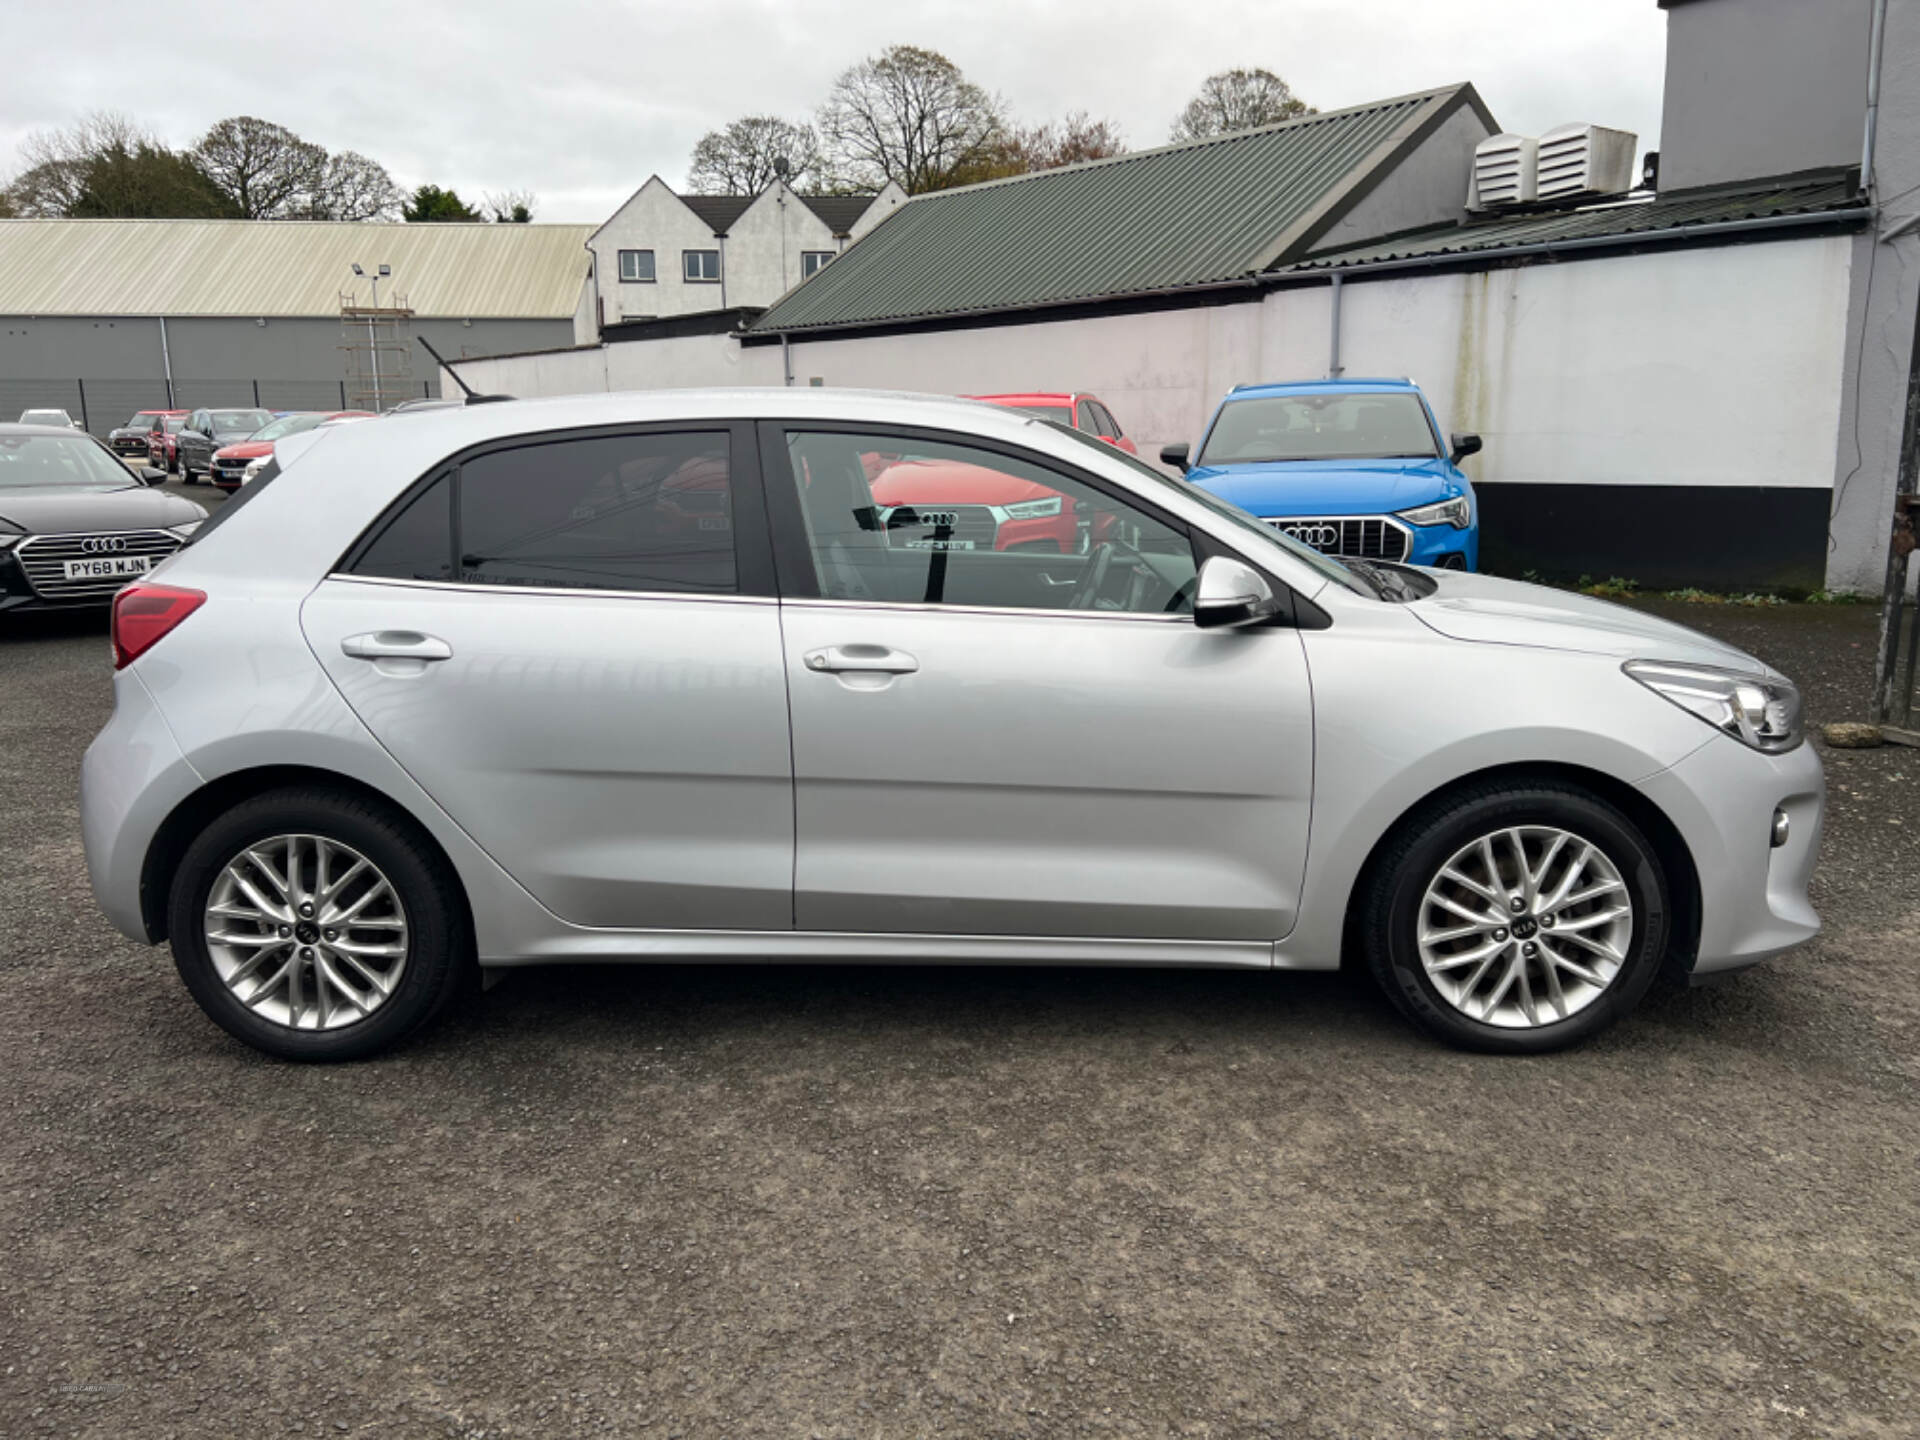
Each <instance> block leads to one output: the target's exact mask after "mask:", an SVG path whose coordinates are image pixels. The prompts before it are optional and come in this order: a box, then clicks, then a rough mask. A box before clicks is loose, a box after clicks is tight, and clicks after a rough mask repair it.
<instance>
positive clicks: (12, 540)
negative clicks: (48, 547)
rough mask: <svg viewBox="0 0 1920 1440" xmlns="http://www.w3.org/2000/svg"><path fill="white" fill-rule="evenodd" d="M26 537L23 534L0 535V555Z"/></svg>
mask: <svg viewBox="0 0 1920 1440" xmlns="http://www.w3.org/2000/svg"><path fill="white" fill-rule="evenodd" d="M26 538H27V537H26V536H24V535H0V555H4V554H6V553H7V552H8V551H9V550H11V549H13V547H14V546H16V545H18V544H19V543H20V542H21V541H22V540H24V539H26Z"/></svg>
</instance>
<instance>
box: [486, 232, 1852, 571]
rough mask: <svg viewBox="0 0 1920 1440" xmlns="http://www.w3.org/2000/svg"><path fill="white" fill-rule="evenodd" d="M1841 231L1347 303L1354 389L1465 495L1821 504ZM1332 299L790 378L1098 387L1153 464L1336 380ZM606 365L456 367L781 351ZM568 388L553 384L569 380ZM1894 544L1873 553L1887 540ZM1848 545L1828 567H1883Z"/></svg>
mask: <svg viewBox="0 0 1920 1440" xmlns="http://www.w3.org/2000/svg"><path fill="white" fill-rule="evenodd" d="M1851 255H1852V241H1851V239H1850V237H1847V236H1823V237H1816V238H1809V239H1799V240H1778V241H1769V242H1765V243H1752V244H1744V245H1730V246H1724V247H1721V248H1717V249H1697V250H1668V251H1656V252H1652V253H1649V254H1643V255H1633V256H1616V257H1610V258H1605V259H1594V260H1581V261H1574V262H1565V263H1561V264H1551V265H1533V266H1526V267H1522V268H1518V269H1509V270H1499V271H1488V272H1480V273H1474V274H1463V275H1416V276H1407V277H1400V278H1392V277H1383V278H1380V279H1377V280H1372V281H1362V280H1355V281H1350V282H1349V283H1347V285H1346V286H1345V291H1344V299H1343V302H1342V304H1343V321H1342V332H1343V333H1342V337H1341V341H1342V344H1341V349H1342V362H1343V367H1344V370H1345V373H1346V374H1347V375H1349V376H1356V377H1358V376H1368V375H1410V376H1411V377H1412V378H1413V379H1415V380H1416V381H1418V382H1419V383H1420V385H1421V387H1422V388H1423V389H1424V390H1425V391H1426V393H1427V395H1428V397H1429V399H1430V400H1431V401H1432V402H1433V406H1434V409H1435V411H1436V412H1437V413H1438V414H1439V416H1440V420H1441V424H1442V426H1443V427H1444V428H1446V429H1449V430H1473V431H1478V432H1479V433H1480V434H1481V435H1482V437H1483V438H1484V439H1485V442H1486V449H1485V450H1484V451H1483V452H1482V453H1481V454H1480V455H1479V456H1478V457H1476V458H1474V459H1472V460H1469V461H1468V462H1467V466H1466V468H1467V469H1468V470H1469V472H1470V473H1471V474H1472V475H1473V477H1474V478H1475V479H1476V480H1485V481H1495V482H1499V481H1524V482H1533V483H1564V484H1589V485H1591V484H1601V485H1605V484H1633V485H1644V484H1661V483H1664V484H1672V485H1761V486H1794V487H1808V488H1828V487H1831V485H1832V483H1833V457H1834V454H1835V446H1836V442H1837V439H1838V425H1839V416H1840V384H1841V376H1842V374H1843V372H1844V369H1845V360H1846V358H1847V357H1846V354H1845V349H1846V333H1847V331H1846V322H1847V304H1848V286H1849V283H1850V278H1851ZM1329 317H1330V287H1329V286H1318V285H1316V286H1310V287H1303V288H1297V289H1290V290H1280V291H1274V292H1272V293H1270V294H1268V295H1267V296H1266V297H1265V298H1264V299H1262V300H1258V301H1249V302H1247V303H1244V304H1237V305H1221V306H1212V307H1207V308H1196V309H1189V310H1172V311H1164V312H1160V313H1157V314H1139V315H1119V316H1108V317H1102V318H1094V319H1082V320H1063V321H1053V322H1047V323H1043V324H1032V325H1004V326H994V327H984V328H980V329H972V330H945V331H932V332H926V333H920V334H899V335H881V336H875V337H870V338H865V339H851V340H815V341H795V342H794V344H793V347H792V362H793V375H794V383H795V384H797V385H806V384H808V383H809V382H810V381H811V380H812V379H814V378H816V377H817V378H819V379H820V380H821V381H822V382H823V383H825V384H828V385H835V386H867V387H872V388H876V389H890V390H900V389H910V390H922V391H929V392H934V393H944V394H969V393H980V392H991V391H1004V390H1025V389H1033V390H1088V391H1092V392H1093V393H1095V394H1097V395H1099V396H1100V397H1101V398H1102V399H1104V400H1105V401H1106V402H1107V403H1108V405H1109V406H1110V407H1111V408H1112V409H1113V412H1114V414H1115V415H1116V416H1117V417H1118V419H1119V420H1120V423H1121V424H1122V425H1123V426H1124V427H1125V428H1126V430H1127V433H1128V434H1129V435H1131V436H1132V437H1133V439H1134V440H1135V442H1136V443H1137V444H1138V445H1139V447H1140V451H1141V454H1142V455H1143V456H1148V457H1152V456H1157V455H1158V453H1159V449H1160V446H1161V445H1162V444H1163V443H1165V442H1167V441H1170V440H1189V441H1191V440H1196V439H1198V437H1199V433H1200V430H1201V427H1202V426H1203V425H1204V423H1205V421H1206V418H1207V416H1208V415H1209V414H1210V413H1211V411H1212V408H1213V406H1214V404H1215V403H1217V401H1218V400H1219V398H1220V396H1221V395H1223V394H1224V393H1225V392H1226V391H1227V390H1228V389H1230V388H1231V387H1232V386H1233V385H1235V384H1239V383H1243V382H1246V381H1252V380H1284V379H1302V378H1312V377H1316V376H1320V375H1324V374H1325V373H1326V369H1327V361H1328V348H1329V347H1328V341H1329V338H1330V337H1329V328H1328V327H1329ZM590 353H592V354H594V355H597V356H599V357H600V358H599V360H598V361H597V362H588V363H586V364H585V365H584V366H582V364H581V362H579V361H575V360H571V359H570V360H568V361H566V362H565V365H564V366H560V367H554V366H547V365H545V364H543V363H542V362H538V361H529V360H506V361H499V362H492V363H491V364H487V365H482V364H477V363H469V364H468V365H466V366H464V367H463V373H465V374H466V375H467V377H468V379H469V381H470V382H472V383H474V384H476V385H478V384H479V383H480V381H479V379H478V378H477V376H479V375H486V376H487V385H488V386H489V387H492V388H497V389H501V390H505V391H507V392H509V393H511V394H516V395H534V394H552V393H562V392H563V391H565V390H567V389H593V390H598V389H603V388H610V389H615V390H620V389H648V388H660V387H669V388H670V387H679V386H690V385H730V384H750V385H777V384H779V383H781V355H780V347H779V346H777V345H768V346H756V347H751V348H745V349H743V348H742V347H741V346H740V345H739V344H738V342H737V341H735V340H733V339H732V338H731V337H728V336H706V337H698V338H694V339H687V340H664V341H652V342H643V343H632V344H620V345H613V346H609V347H607V349H606V350H604V351H597V352H590ZM563 372H564V373H563ZM1882 538H1884V537H1882ZM1877 563H1878V561H1877V560H1875V559H1872V557H1866V558H1863V557H1862V556H1860V555H1854V554H1851V553H1844V552H1843V551H1841V550H1836V552H1835V556H1834V562H1833V566H1832V568H1831V571H1830V574H1832V575H1835V576H1842V575H1847V574H1852V573H1855V572H1856V571H1858V570H1859V569H1860V568H1861V566H1862V565H1866V566H1868V568H1871V565H1872V564H1877Z"/></svg>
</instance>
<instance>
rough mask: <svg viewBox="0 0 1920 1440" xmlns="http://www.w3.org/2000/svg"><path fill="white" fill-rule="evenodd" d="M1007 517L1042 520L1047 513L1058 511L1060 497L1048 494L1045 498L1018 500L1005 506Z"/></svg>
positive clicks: (1056, 513)
mask: <svg viewBox="0 0 1920 1440" xmlns="http://www.w3.org/2000/svg"><path fill="white" fill-rule="evenodd" d="M1006 511H1007V517H1008V518H1009V519H1012V520H1044V519H1046V518H1047V517H1048V516H1049V515H1058V514H1059V513H1060V497H1059V496H1058V495H1050V496H1048V497H1047V498H1046V499H1045V500H1018V501H1015V502H1014V503H1013V504H1011V505H1009V506H1007V507H1006Z"/></svg>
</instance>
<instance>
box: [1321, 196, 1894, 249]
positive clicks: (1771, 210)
mask: <svg viewBox="0 0 1920 1440" xmlns="http://www.w3.org/2000/svg"><path fill="white" fill-rule="evenodd" d="M1863 203H1864V202H1863V201H1862V200H1861V199H1860V197H1859V194H1858V192H1857V191H1856V190H1855V188H1854V186H1853V185H1852V184H1851V183H1850V182H1848V181H1844V180H1822V181H1815V182H1812V183H1806V182H1802V183H1799V184H1792V185H1784V184H1778V183H1776V184H1772V185H1764V186H1757V187H1751V188H1745V189H1741V190H1733V191H1729V190H1720V191H1716V192H1714V193H1712V194H1707V195H1673V196H1663V197H1659V198H1655V199H1644V200H1626V201H1616V202H1613V203H1610V204H1605V205H1588V206H1584V207H1582V208H1580V209H1577V210H1553V211H1547V212H1545V213H1541V212H1535V213H1534V214H1531V215H1512V216H1507V217H1504V218H1500V219H1492V220H1475V221H1470V222H1469V223H1467V224H1465V225H1443V226H1438V227H1436V228H1434V229H1431V230H1418V231H1415V232H1413V233H1412V234H1409V235H1399V236H1396V237H1394V238H1393V239H1391V240H1383V241H1378V242H1375V243H1372V244H1368V245H1359V246H1355V247H1353V248H1352V249H1348V250H1334V251H1329V252H1327V253H1326V254H1324V255H1312V256H1309V257H1308V258H1306V259H1304V260H1300V261H1298V262H1296V263H1295V264H1294V265H1293V266H1292V267H1291V268H1292V269H1294V270H1336V269H1342V268H1344V267H1347V266H1350V265H1366V264H1373V263H1378V262H1380V261H1390V260H1416V259H1435V258H1440V257H1445V256H1451V255H1458V256H1461V257H1465V256H1469V255H1477V254H1482V253H1489V252H1498V251H1501V250H1511V249H1514V248H1517V247H1519V246H1522V245H1543V244H1553V243H1555V242H1561V241H1568V240H1579V241H1582V242H1591V241H1595V240H1602V239H1606V238H1608V237H1610V236H1618V237H1620V238H1621V240H1622V241H1623V242H1625V241H1627V240H1630V239H1632V238H1634V237H1639V236H1646V237H1648V238H1667V239H1676V238H1684V237H1685V233H1686V231H1687V230H1689V229H1690V228H1693V227H1696V226H1700V225H1722V224H1726V223H1727V222H1729V221H1735V220H1752V219H1758V218H1759V217H1761V216H1767V215H1810V214H1817V213H1818V212H1820V211H1822V210H1844V209H1848V208H1851V207H1853V206H1856V205H1860V204H1863Z"/></svg>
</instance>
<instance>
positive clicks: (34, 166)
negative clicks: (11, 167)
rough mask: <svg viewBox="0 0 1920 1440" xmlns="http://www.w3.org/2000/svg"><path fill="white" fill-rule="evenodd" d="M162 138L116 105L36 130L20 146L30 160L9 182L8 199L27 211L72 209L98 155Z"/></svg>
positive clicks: (40, 212)
mask: <svg viewBox="0 0 1920 1440" xmlns="http://www.w3.org/2000/svg"><path fill="white" fill-rule="evenodd" d="M158 143H159V142H158V141H156V140H155V139H154V137H153V136H152V135H150V134H149V133H147V132H146V131H144V130H142V129H141V128H140V127H139V126H138V125H136V124H135V123H134V122H133V121H132V120H129V119H128V118H127V117H126V116H125V115H121V114H118V113H116V112H114V111H110V110H97V111H95V112H94V113H93V114H91V115H88V116H86V117H85V118H83V119H81V120H80V121H78V122H77V123H75V124H73V125H71V126H69V127H68V128H66V129H65V130H36V131H34V132H33V134H31V135H29V136H27V138H26V140H25V142H24V143H22V145H21V146H20V158H21V159H22V160H24V161H25V162H26V165H25V168H24V169H23V170H22V171H21V173H20V175H19V177H18V178H17V179H16V180H15V181H14V182H13V184H12V185H10V186H9V187H8V188H7V196H8V201H9V203H10V204H11V206H12V208H13V209H14V210H16V211H17V212H18V213H20V214H22V215H29V216H52V217H57V216H61V215H71V214H73V212H74V207H76V206H77V205H79V203H80V199H81V197H82V196H83V195H84V194H85V193H86V190H87V175H88V171H89V170H90V169H91V168H92V166H93V163H94V161H96V160H97V159H99V158H100V157H101V156H102V155H105V154H107V153H109V152H110V151H115V150H118V151H120V152H123V153H131V152H133V151H136V150H138V149H139V148H140V147H141V146H142V145H147V146H154V145H157V144H158Z"/></svg>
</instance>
